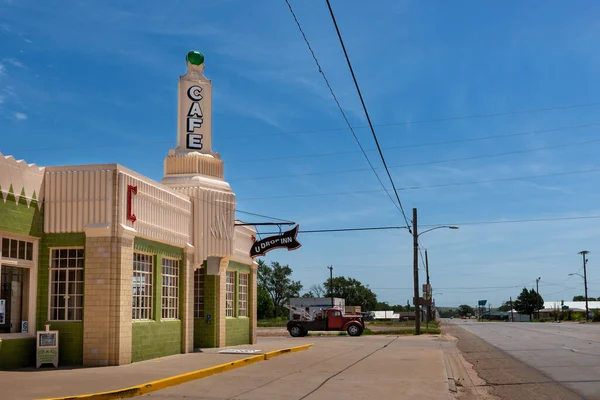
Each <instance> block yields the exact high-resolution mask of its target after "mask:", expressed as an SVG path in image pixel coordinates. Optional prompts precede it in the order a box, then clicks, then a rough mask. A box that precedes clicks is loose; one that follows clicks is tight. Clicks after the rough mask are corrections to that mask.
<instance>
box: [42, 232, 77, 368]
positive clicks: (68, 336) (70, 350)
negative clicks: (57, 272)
mask: <svg viewBox="0 0 600 400" xmlns="http://www.w3.org/2000/svg"><path fill="white" fill-rule="evenodd" d="M71 246H81V247H83V246H85V234H84V233H51V234H44V235H43V236H42V238H41V240H40V247H39V258H38V260H39V262H38V291H37V318H36V319H37V324H36V325H37V329H38V330H44V329H45V324H46V322H47V320H48V289H49V279H50V276H49V275H50V274H49V266H50V250H49V249H50V247H71ZM84 269H85V265H84ZM83 290H84V292H85V287H84V288H83ZM83 312H84V313H85V303H84V305H83ZM49 324H50V329H51V330H58V331H59V335H58V340H59V348H58V362H59V365H61V366H62V365H82V364H83V322H80V321H77V322H75V321H73V322H71V321H60V322H49Z"/></svg>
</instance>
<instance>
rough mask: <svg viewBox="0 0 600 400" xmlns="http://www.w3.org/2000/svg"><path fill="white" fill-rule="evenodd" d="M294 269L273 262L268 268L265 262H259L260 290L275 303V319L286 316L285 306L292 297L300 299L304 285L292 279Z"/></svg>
mask: <svg viewBox="0 0 600 400" xmlns="http://www.w3.org/2000/svg"><path fill="white" fill-rule="evenodd" d="M291 275H292V269H291V268H290V267H289V266H288V265H280V264H279V263H278V262H277V261H273V262H272V263H271V266H268V265H267V263H265V262H264V261H263V260H259V261H258V284H257V286H258V288H260V289H263V290H264V291H265V292H267V294H268V295H269V297H270V298H271V301H272V302H273V317H277V316H278V315H282V314H284V308H283V305H284V304H285V303H287V302H288V301H289V299H290V298H291V297H299V296H300V290H302V284H301V283H300V281H293V280H292V279H291Z"/></svg>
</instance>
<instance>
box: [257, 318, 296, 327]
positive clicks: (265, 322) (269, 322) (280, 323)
mask: <svg viewBox="0 0 600 400" xmlns="http://www.w3.org/2000/svg"><path fill="white" fill-rule="evenodd" d="M287 323H288V319H287V318H285V317H279V318H268V319H261V320H258V321H257V323H256V325H257V326H258V327H260V328H281V327H285V326H287Z"/></svg>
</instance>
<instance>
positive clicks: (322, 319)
mask: <svg viewBox="0 0 600 400" xmlns="http://www.w3.org/2000/svg"><path fill="white" fill-rule="evenodd" d="M290 309H292V310H293V311H294V318H293V319H292V320H290V321H289V322H288V323H287V330H288V332H289V333H290V335H292V336H293V337H303V336H306V335H307V334H308V332H310V331H346V332H348V335H350V336H360V335H361V334H362V333H363V331H364V329H365V322H364V319H363V317H362V315H355V314H351V315H349V314H346V315H344V314H342V310H340V309H339V308H328V309H326V310H322V311H321V312H316V313H315V314H314V315H312V316H311V315H309V314H308V313H306V312H304V311H300V312H297V311H296V310H295V309H294V308H293V307H290Z"/></svg>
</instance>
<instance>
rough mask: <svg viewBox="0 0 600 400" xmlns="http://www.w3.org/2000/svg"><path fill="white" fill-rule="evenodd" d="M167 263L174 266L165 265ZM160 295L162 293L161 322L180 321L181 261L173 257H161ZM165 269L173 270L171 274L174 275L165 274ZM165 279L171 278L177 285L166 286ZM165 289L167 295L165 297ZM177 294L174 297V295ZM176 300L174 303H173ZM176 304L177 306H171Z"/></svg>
mask: <svg viewBox="0 0 600 400" xmlns="http://www.w3.org/2000/svg"><path fill="white" fill-rule="evenodd" d="M165 261H168V262H171V263H172V265H165ZM160 267H161V268H160V277H161V283H160V289H161V290H160V293H161V296H160V298H161V300H160V301H161V303H160V304H161V312H160V313H161V320H178V319H180V318H179V300H180V296H179V289H180V285H181V260H180V259H178V258H173V257H161V260H160ZM165 267H167V268H171V272H175V273H174V274H173V273H171V274H165ZM165 278H170V279H171V280H172V281H174V282H175V285H172V284H168V285H165ZM165 289H166V291H167V294H166V295H165ZM173 293H175V295H174V296H173V295H172V294H173ZM165 300H166V305H165ZM173 300H174V302H173ZM169 303H174V304H175V305H174V306H172V305H169Z"/></svg>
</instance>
